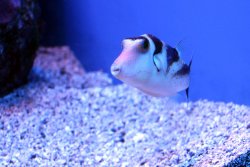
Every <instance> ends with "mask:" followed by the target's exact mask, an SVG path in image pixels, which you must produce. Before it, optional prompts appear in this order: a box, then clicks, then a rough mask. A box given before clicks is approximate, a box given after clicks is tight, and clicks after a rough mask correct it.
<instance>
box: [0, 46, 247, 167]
mask: <svg viewBox="0 0 250 167" xmlns="http://www.w3.org/2000/svg"><path fill="white" fill-rule="evenodd" d="M53 52H54V50H53V49H51V48H50V49H49V51H48V53H47V52H46V54H53ZM57 52H59V53H60V52H67V54H69V53H70V52H69V50H68V49H67V48H62V49H61V50H60V49H59V50H57ZM59 55H60V54H59ZM38 60H39V57H38ZM38 62H39V61H38ZM66 65H67V66H70V65H72V64H66ZM41 67H42V66H39V63H37V64H35V67H34V69H33V72H32V75H31V81H30V83H29V84H28V85H26V86H23V87H22V88H20V89H18V90H16V91H15V92H13V93H12V94H10V95H8V96H6V97H4V98H2V99H0V166H91V167H92V166H105V167H106V166H107V167H112V166H121V167H126V166H128V167H130V166H162V167H164V166H186V167H187V166H223V165H226V164H228V163H229V162H231V164H233V165H234V166H235V164H236V163H238V164H241V165H243V166H244V165H245V166H247V163H248V165H250V162H249V161H248V160H249V159H250V158H249V157H250V155H249V154H250V153H249V150H250V108H249V107H246V106H243V105H236V104H233V103H227V104H225V103H222V102H209V101H206V100H201V101H197V102H190V103H175V102H173V100H169V99H167V98H165V99H162V98H160V99H158V98H153V97H150V96H146V95H144V94H143V93H140V92H138V91H137V90H136V89H134V88H131V87H128V86H126V85H119V86H112V85H110V84H111V81H110V79H109V78H108V77H107V75H106V74H103V73H101V72H97V73H86V74H84V70H83V71H81V72H79V70H76V71H78V72H77V73H70V70H71V69H72V68H68V69H67V68H64V67H60V68H59V67H58V69H51V68H47V67H42V68H41ZM61 68H63V69H64V72H61V70H60V69H61ZM79 68H80V67H79ZM48 69H49V70H48ZM65 69H66V70H65ZM68 70H69V71H68ZM54 76H56V78H55V77H54ZM50 78H51V79H50ZM65 78H67V79H65ZM67 81H68V82H67ZM247 151H248V152H247ZM240 155H241V156H242V155H244V157H245V158H243V159H242V160H240V162H238V161H239V160H238V161H237V162H236V163H234V161H235V160H237V157H238V156H240ZM247 159H248V160H247ZM231 164H230V165H231ZM228 166H229V165H228Z"/></svg>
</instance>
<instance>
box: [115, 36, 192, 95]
mask: <svg viewBox="0 0 250 167" xmlns="http://www.w3.org/2000/svg"><path fill="white" fill-rule="evenodd" d="M122 46H123V49H122V52H121V53H120V55H119V56H118V57H117V59H116V60H115V61H114V63H113V64H112V65H111V74H112V75H113V76H114V77H116V78H117V79H119V80H121V81H123V82H124V83H126V84H128V85H131V86H133V87H136V88H138V89H139V90H141V91H143V92H144V93H146V94H149V95H151V96H156V97H165V96H173V95H175V94H176V93H177V92H180V91H182V90H186V93H187V96H188V88H189V83H190V66H191V62H192V61H190V63H189V65H187V64H185V63H184V61H183V60H182V59H181V58H180V52H179V51H178V49H177V48H174V47H171V46H170V45H167V44H165V43H164V42H163V41H161V40H159V39H158V38H157V37H155V36H153V35H150V34H144V35H141V36H139V37H133V38H126V39H124V40H123V41H122Z"/></svg>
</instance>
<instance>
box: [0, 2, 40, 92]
mask: <svg viewBox="0 0 250 167" xmlns="http://www.w3.org/2000/svg"><path fill="white" fill-rule="evenodd" d="M37 12H38V4H37V1H35V0H1V1H0V97H1V96H4V95H6V94H7V93H9V92H10V91H12V90H13V89H15V88H17V87H19V86H20V85H23V84H24V83H26V82H27V77H28V74H29V72H30V70H31V68H32V65H33V61H34V59H35V52H36V50H37V47H38V26H37V15H38V13H37Z"/></svg>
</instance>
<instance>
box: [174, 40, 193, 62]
mask: <svg viewBox="0 0 250 167" xmlns="http://www.w3.org/2000/svg"><path fill="white" fill-rule="evenodd" d="M175 48H176V50H177V52H178V53H179V56H180V57H181V59H183V61H184V62H189V61H190V60H192V57H193V55H194V49H193V48H194V47H193V44H192V41H191V40H190V39H187V38H184V39H182V40H180V42H178V44H177V45H176V47H175Z"/></svg>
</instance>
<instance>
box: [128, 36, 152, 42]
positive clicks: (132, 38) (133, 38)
mask: <svg viewBox="0 0 250 167" xmlns="http://www.w3.org/2000/svg"><path fill="white" fill-rule="evenodd" d="M125 39H130V40H132V41H135V40H137V39H143V40H147V41H148V39H147V38H146V37H143V36H139V37H130V38H125Z"/></svg>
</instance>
